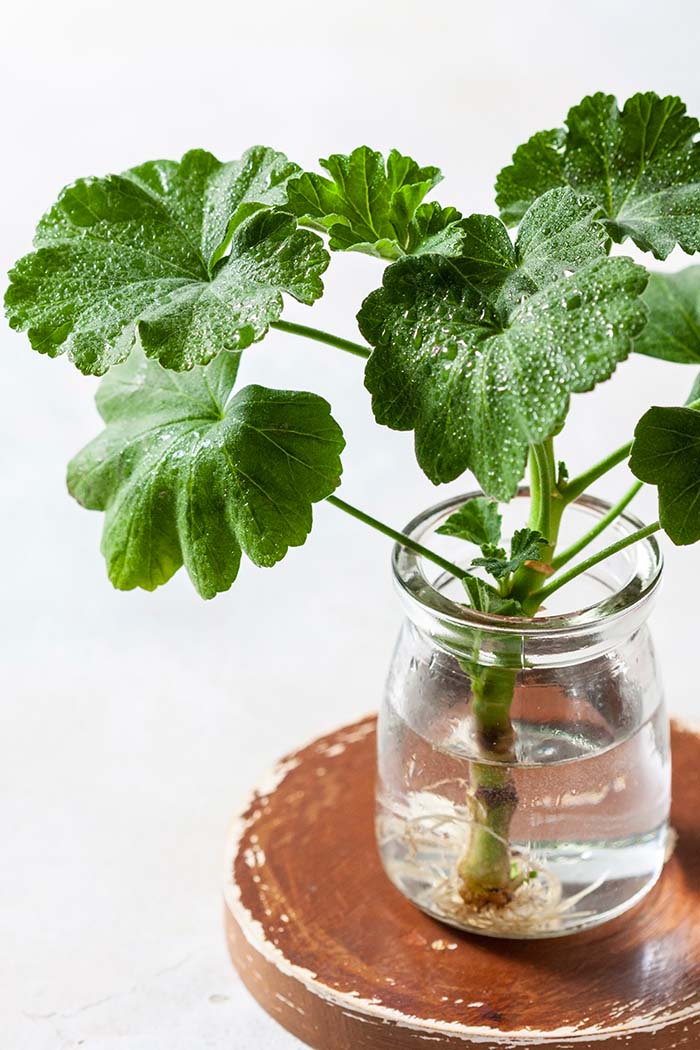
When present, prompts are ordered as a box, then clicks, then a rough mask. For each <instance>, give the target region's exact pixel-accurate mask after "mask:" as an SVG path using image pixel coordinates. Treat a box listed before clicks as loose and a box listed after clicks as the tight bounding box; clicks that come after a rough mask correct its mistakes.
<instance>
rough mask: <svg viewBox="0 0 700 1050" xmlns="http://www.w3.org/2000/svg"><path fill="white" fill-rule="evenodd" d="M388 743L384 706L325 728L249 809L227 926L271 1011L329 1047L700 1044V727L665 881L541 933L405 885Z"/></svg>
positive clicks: (232, 871)
mask: <svg viewBox="0 0 700 1050" xmlns="http://www.w3.org/2000/svg"><path fill="white" fill-rule="evenodd" d="M374 748H375V722H374V720H373V719H366V720H365V721H363V722H359V723H357V724H356V725H353V726H348V727H346V728H344V729H341V730H339V731H338V732H336V733H332V734H331V735H329V736H326V737H324V738H322V739H321V740H317V741H316V742H314V743H313V744H310V745H309V746H308V747H306V748H304V749H303V750H301V751H299V752H298V753H297V754H294V755H291V756H290V757H288V758H287V759H285V760H284V761H283V762H281V763H280V765H279V766H278V767H277V769H276V770H275V771H274V774H273V775H272V776H271V777H270V779H269V782H268V783H267V784H265V785H263V786H262V787H260V788H259V789H258V791H256V792H255V794H254V795H253V797H252V799H251V801H250V804H249V806H248V807H247V809H246V811H245V813H244V814H243V816H242V818H241V819H240V820H239V821H238V822H237V824H236V828H235V830H234V832H233V835H232V841H231V844H230V854H229V858H230V859H229V863H228V871H227V885H226V928H227V934H228V943H229V948H230V952H231V958H232V959H233V962H234V965H235V966H236V969H237V970H238V972H239V974H240V976H241V977H242V979H243V981H244V982H245V984H246V986H247V987H248V989H249V990H250V991H251V992H252V994H253V995H254V996H255V998H256V999H257V1001H258V1002H259V1003H260V1004H261V1005H262V1006H263V1007H264V1008H265V1009H266V1010H267V1011H268V1013H270V1014H271V1015H272V1016H273V1017H274V1018H276V1019H277V1020H278V1021H279V1023H280V1024H281V1025H283V1026H284V1027H285V1028H286V1029H288V1030H289V1031H290V1032H292V1033H294V1035H296V1036H297V1037H298V1038H299V1039H301V1040H302V1042H304V1043H306V1044H308V1045H309V1046H310V1047H314V1048H315V1050H429V1048H430V1050H432V1048H435V1050H438V1048H442V1047H452V1048H455V1047H460V1048H462V1050H469V1048H471V1047H474V1048H478V1050H505V1048H508V1050H525V1048H531V1047H539V1046H545V1047H548V1048H549V1050H612V1048H613V1047H614V1048H617V1050H622V1048H628V1050H680V1048H686V1050H698V1048H699V1047H700V731H694V730H691V729H688V728H684V727H681V726H680V725H674V727H673V759H674V801H673V816H672V820H673V826H674V828H675V830H676V832H677V833H678V842H677V846H676V849H675V852H674V853H673V856H672V857H671V859H670V860H669V861H668V863H667V865H666V868H665V871H664V874H663V876H662V878H661V880H660V882H659V884H658V885H657V886H656V887H655V889H654V890H653V891H652V892H651V894H650V895H649V896H648V897H647V898H646V899H645V900H644V901H643V902H642V903H641V904H640V905H638V906H637V907H636V908H635V909H634V910H633V911H631V912H629V913H628V914H627V915H625V916H622V917H621V918H619V919H616V920H615V921H614V922H612V923H608V924H607V925H605V926H601V927H598V928H597V929H595V930H592V931H588V932H586V933H580V934H576V935H574V936H572V937H566V938H562V939H561V940H559V939H554V940H542V941H506V940H493V939H490V938H484V937H474V936H467V935H464V934H460V933H458V932H457V931H456V930H453V929H451V928H450V927H447V926H442V925H441V924H440V923H437V922H435V921H433V920H432V919H430V918H428V916H426V915H423V914H422V912H420V911H418V910H417V909H416V908H414V907H413V906H412V905H411V904H409V903H408V901H406V900H405V899H404V898H403V897H402V896H401V895H400V894H399V893H398V891H397V890H395V889H394V888H393V886H392V885H391V884H390V883H389V881H388V880H387V878H386V876H385V875H384V873H383V871H382V868H381V865H380V862H379V858H378V856H377V852H376V847H375V844H374V828H373V790H374ZM231 1046H232V1047H234V1046H235V1034H234V1035H232V1043H231Z"/></svg>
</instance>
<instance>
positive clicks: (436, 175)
mask: <svg viewBox="0 0 700 1050" xmlns="http://www.w3.org/2000/svg"><path fill="white" fill-rule="evenodd" d="M320 163H321V166H322V167H324V168H325V169H326V171H327V172H328V173H329V175H330V176H331V177H330V178H329V179H328V178H325V177H324V176H323V175H316V174H314V173H312V172H306V173H304V174H303V175H301V176H299V177H298V178H294V179H292V180H291V181H290V183H289V186H288V194H289V207H290V209H291V210H292V211H293V212H294V214H295V215H296V216H297V217H298V219H299V220H300V222H302V223H303V224H304V225H307V226H313V228H314V229H318V230H324V231H327V232H328V233H329V234H330V247H331V248H332V249H334V250H335V251H348V250H351V249H352V250H354V251H360V252H365V253H367V254H369V255H378V256H380V257H382V258H385V259H398V258H399V257H400V256H402V255H404V254H413V255H415V254H420V253H423V252H433V251H440V252H442V253H443V254H452V253H453V252H455V251H457V250H458V245H459V242H460V231H459V220H460V219H461V216H460V213H459V212H458V211H457V210H456V209H455V208H441V207H440V206H439V205H437V204H429V205H422V204H421V201H422V200H423V198H424V197H425V195H426V193H428V191H429V190H431V189H432V188H433V186H435V184H436V183H437V182H439V181H440V179H441V178H442V176H441V175H440V172H439V170H438V169H437V168H421V167H419V166H418V164H416V162H415V161H414V160H411V158H410V157H404V156H402V155H401V154H400V153H399V152H398V151H397V150H392V151H391V153H390V154H389V156H388V157H387V158H386V160H385V159H384V157H383V156H382V154H381V153H377V152H376V150H372V149H370V148H369V147H368V146H360V147H359V148H358V149H355V150H353V152H352V153H351V154H349V155H344V154H337V153H336V154H333V156H331V157H329V158H328V159H327V160H322V161H321V162H320Z"/></svg>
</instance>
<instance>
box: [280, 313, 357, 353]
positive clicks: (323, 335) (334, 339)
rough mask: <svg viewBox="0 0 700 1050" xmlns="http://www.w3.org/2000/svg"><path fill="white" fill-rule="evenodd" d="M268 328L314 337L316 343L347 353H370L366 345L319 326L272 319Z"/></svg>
mask: <svg viewBox="0 0 700 1050" xmlns="http://www.w3.org/2000/svg"><path fill="white" fill-rule="evenodd" d="M270 328H276V329H277V331H278V332H289V333H290V334H291V335H301V336H304V337H305V338H306V339H315V340H316V342H317V343H326V344H327V345H328V346H334V347H335V348H336V349H337V350H345V351H347V353H349V354H355V356H356V357H364V358H368V357H369V355H370V354H371V353H372V351H371V350H370V349H369V348H368V347H366V346H361V345H360V343H353V342H352V341H351V340H350V339H341V337H340V336H339V335H331V334H330V332H323V331H321V329H320V328H311V327H309V325H306V324H293V323H292V322H291V321H273V322H272V324H271V325H270Z"/></svg>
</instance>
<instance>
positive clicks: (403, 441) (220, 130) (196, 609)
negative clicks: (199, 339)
mask: <svg viewBox="0 0 700 1050" xmlns="http://www.w3.org/2000/svg"><path fill="white" fill-rule="evenodd" d="M699 30H700V9H698V6H697V3H695V2H694V0H687V2H684V0H665V3H664V4H663V5H662V7H661V8H659V6H658V5H652V4H645V5H644V4H632V3H621V2H619V0H604V2H601V0H589V2H587V3H585V4H581V3H567V4H564V3H562V2H561V0H553V2H551V3H549V2H543V0H530V2H528V3H527V4H523V3H506V2H501V3H498V4H495V3H491V4H476V3H469V2H467V0H461V2H458V3H450V2H446V0H443V2H442V3H433V4H420V3H417V2H415V0H402V2H397V0H383V2H381V0H372V2H371V3H369V2H366V0H361V2H355V3H350V4H345V5H341V4H337V3H333V2H325V3H321V2H308V0H296V2H294V3H288V2H281V0H267V2H266V3H265V2H259V3H251V4H246V5H241V4H239V3H237V2H236V0H226V2H223V0H219V2H216V3H207V2H206V0H200V2H198V3H194V4H186V5H185V4H181V3H179V2H177V0H171V2H170V3H160V2H158V3H153V2H149V0H138V2H136V0H122V2H121V3H119V4H110V3H105V2H104V0H82V2H81V0H62V2H58V3H57V2H54V0H52V2H49V0H37V2H35V3H33V4H19V3H14V4H12V5H11V12H10V13H6V14H5V16H4V26H3V30H2V43H1V45H0V47H1V53H0V77H1V78H2V81H1V84H0V91H1V98H2V135H3V143H4V148H3V163H2V167H1V168H0V180H1V182H2V185H1V187H0V209H1V211H2V217H1V221H0V228H1V231H2V237H1V239H0V253H1V254H2V257H3V258H2V270H3V271H4V270H6V269H7V267H8V266H9V265H10V264H11V262H12V261H13V260H14V259H15V258H16V257H18V256H19V255H21V254H23V253H24V252H25V251H27V250H28V249H29V248H30V243H31V235H32V231H33V227H34V224H35V222H36V220H37V219H38V217H39V216H40V214H41V213H42V211H43V210H44V209H45V208H46V207H47V206H48V205H49V204H50V203H51V202H52V201H53V199H54V198H55V196H56V194H57V192H58V190H59V189H60V187H61V186H62V185H63V184H64V183H66V182H68V181H70V180H72V179H73V178H75V177H77V176H81V175H87V174H103V173H105V172H108V171H120V170H122V169H124V168H126V167H128V166H130V165H132V164H135V163H138V162H140V161H143V160H146V159H150V158H153V157H179V156H180V155H181V154H182V153H183V152H184V151H185V150H186V149H188V148H190V147H192V146H204V147H207V148H209V149H211V150H212V151H213V152H215V153H216V154H217V155H218V156H220V157H221V158H223V159H230V158H233V157H236V156H238V155H239V154H240V153H241V152H242V151H243V150H244V149H245V148H246V147H248V146H249V145H251V144H253V143H256V142H262V143H265V144H268V145H271V146H274V147H276V148H278V149H282V150H284V151H286V152H287V153H288V154H289V155H290V156H291V157H292V158H293V159H295V160H296V161H298V162H299V163H301V164H302V165H305V166H314V164H315V161H316V158H318V157H319V156H326V155H327V154H328V153H329V152H342V151H347V150H349V149H351V148H352V147H354V146H355V145H359V144H361V143H365V142H366V143H368V144H370V145H373V146H375V147H377V148H380V149H385V148H389V147H391V146H397V147H399V148H400V149H401V150H403V151H404V152H407V153H410V154H412V155H414V156H415V157H416V158H417V159H418V160H419V161H420V162H421V163H424V164H438V165H440V166H441V167H442V169H443V171H444V172H445V174H446V178H445V182H444V183H443V184H442V185H441V186H440V187H439V190H438V198H439V199H440V200H441V201H442V202H443V203H445V204H455V205H457V206H458V207H460V208H462V209H463V210H466V211H487V210H492V209H493V202H492V184H493V179H494V176H495V174H496V172H497V171H498V170H499V168H500V167H501V166H502V165H503V164H505V163H506V162H507V161H508V160H509V157H510V154H511V152H512V150H513V148H514V147H515V146H516V145H517V144H518V143H519V142H520V141H521V140H523V139H524V138H525V137H527V136H528V135H529V134H530V133H531V132H533V131H535V130H538V129H540V128H545V127H551V126H556V125H557V124H559V123H560V122H561V120H562V118H563V116H564V114H565V112H566V110H567V108H568V106H569V105H571V104H573V103H574V102H577V101H578V100H579V99H580V97H581V96H582V95H584V94H585V93H587V92H589V91H595V90H607V91H612V92H615V93H617V94H618V96H619V97H620V98H625V97H627V95H628V94H630V93H632V92H633V91H636V90H640V89H648V88H654V89H655V90H657V91H659V92H661V93H665V92H674V93H678V94H680V95H681V96H682V97H684V98H685V99H686V101H687V102H688V105H689V108H690V110H691V112H695V113H700V81H699V80H698V58H697V46H698V31H699ZM683 264H684V259H683V258H680V259H676V258H674V259H673V261H672V265H673V266H675V267H680V266H682V265H683ZM379 280H380V271H379V268H378V264H377V263H376V262H374V261H373V260H370V259H367V258H364V257H362V256H353V255H348V256H345V257H335V258H334V260H333V265H332V267H331V270H330V273H329V274H328V278H327V282H326V283H327V292H326V296H325V299H324V300H323V301H322V302H321V303H320V304H319V305H318V306H317V307H316V308H315V309H314V312H313V314H312V313H311V312H310V311H308V310H305V309H304V308H302V307H298V306H296V305H295V306H294V307H290V308H289V309H288V312H287V314H286V316H287V317H289V318H293V319H297V320H302V321H304V320H306V321H308V322H309V323H312V324H318V325H319V326H320V327H326V328H328V329H330V330H332V331H335V332H338V333H340V334H344V335H347V336H349V337H350V338H352V337H353V336H354V335H355V334H356V330H355V324H354V314H355V311H356V309H357V307H358V305H359V302H360V301H361V299H362V297H363V295H364V294H366V292H368V291H369V290H371V289H372V288H373V287H375V286H376V285H377V284H378V283H379ZM0 341H1V343H2V368H3V376H4V380H3V384H2V387H3V396H2V410H1V411H0V430H1V433H2V437H1V440H0V457H1V460H2V463H1V467H0V477H1V478H2V510H1V512H0V529H1V537H2V548H1V549H2V572H1V577H0V603H1V604H0V615H1V617H2V623H1V625H0V643H1V644H2V655H1V657H0V673H1V674H2V677H3V690H2V699H1V703H0V721H1V726H0V777H1V778H2V815H1V827H0V830H1V832H2V839H1V844H0V944H2V953H0V1031H1V1032H2V1037H1V1041H2V1045H3V1047H8V1050H48V1048H52V1050H53V1048H61V1050H64V1048H65V1050H67V1048H73V1047H78V1046H85V1047H88V1048H90V1050H117V1048H119V1050H122V1048H128V1050H159V1048H161V1047H162V1048H167V1050H194V1048H195V1047H196V1048H197V1050H204V1048H211V1050H219V1048H224V1047H225V1048H227V1050H228V1048H232V1047H233V1048H235V1050H278V1048H279V1050H291V1048H292V1047H293V1046H298V1045H299V1044H296V1043H295V1042H294V1040H292V1039H291V1038H290V1037H288V1036H287V1035H286V1034H285V1033H283V1032H282V1031H281V1030H278V1029H277V1028H276V1027H275V1026H274V1024H273V1023H272V1022H271V1021H269V1020H268V1019H267V1018H266V1017H265V1016H264V1015H263V1014H262V1012H261V1011H259V1010H258V1008H257V1007H256V1006H255V1005H254V1004H253V1003H252V1001H251V1000H249V999H248V997H247V995H246V993H244V992H243V990H242V988H241V986H240V985H239V984H238V983H237V981H236V979H235V978H234V977H233V976H232V973H231V971H230V969H229V966H228V962H227V959H226V957H225V950H224V946H223V938H222V934H221V930H220V898H219V887H220V880H221V859H222V849H223V843H224V839H225V834H226V828H227V823H228V819H229V817H230V815H231V814H232V813H233V812H234V811H235V810H236V808H237V805H238V802H239V800H240V798H241V797H242V796H243V795H244V793H245V791H246V789H247V788H248V786H249V785H250V784H251V782H254V781H255V780H256V778H257V777H259V775H260V774H261V773H262V772H263V771H264V770H265V769H266V767H268V766H269V765H270V764H271V762H272V761H273V760H274V759H275V758H276V757H277V756H278V755H279V754H280V753H282V752H284V751H286V750H288V749H290V748H292V747H293V746H294V745H296V744H297V743H302V742H304V741H305V740H306V739H307V738H309V737H310V736H312V735H315V734H317V733H319V732H321V731H323V730H325V729H326V728H329V727H333V726H335V725H336V724H338V723H340V722H342V721H344V720H348V719H352V718H354V717H355V716H357V715H360V714H363V713H364V712H366V711H368V710H370V709H372V708H374V707H375V706H376V704H377V702H378V697H379V695H380V691H381V687H382V680H383V676H384V671H385V667H386V664H387V661H388V658H389V654H390V650H391V647H392V644H393V638H394V634H395V631H396V627H397V622H398V611H397V606H396V603H395V599H394V596H393V594H392V590H391V585H390V580H389V574H388V555H389V549H388V544H387V543H386V542H385V541H384V540H383V539H382V538H380V537H375V536H374V535H373V534H371V533H369V532H368V531H366V530H364V529H363V527H362V526H360V525H358V524H356V523H354V522H353V521H351V520H350V519H345V518H344V517H343V515H341V514H340V513H339V512H338V511H337V510H334V509H333V508H331V507H325V506H322V507H319V508H318V509H317V511H316V514H315V529H314V532H313V534H312V536H311V539H310V540H309V542H308V543H307V545H306V546H305V547H304V548H303V549H301V550H295V551H293V552H292V553H291V554H290V555H289V557H288V558H287V560H286V561H285V562H284V563H283V564H281V565H280V566H278V567H277V568H275V569H274V570H256V569H254V568H253V567H252V566H251V565H246V566H245V567H244V568H243V570H242V572H241V576H240V578H239V580H238V582H237V583H236V585H235V587H234V589H233V590H232V591H231V592H230V593H229V594H227V595H224V596H222V597H220V598H218V599H217V600H215V601H213V602H210V603H203V602H201V601H200V600H199V599H198V598H197V597H196V595H195V593H194V591H193V589H192V588H191V586H190V585H189V583H188V581H187V580H186V579H185V578H184V576H178V577H177V578H176V579H175V580H174V581H173V582H172V583H171V584H170V585H169V586H167V587H166V588H164V589H162V590H161V591H160V592H159V593H156V594H153V595H147V594H143V593H130V594H121V593H116V592H114V591H113V590H112V589H111V587H110V585H109V584H108V582H107V580H106V576H105V572H104V567H103V563H102V560H101V557H100V555H99V551H98V544H99V533H100V527H101V521H100V516H99V515H97V514H89V513H87V512H85V511H83V510H81V509H80V508H78V507H77V506H76V505H75V504H73V503H72V502H71V500H70V498H69V497H68V495H67V494H66V491H65V487H64V467H65V463H66V462H67V460H68V459H69V457H70V456H71V454H72V453H73V452H75V451H76V450H77V449H78V448H79V447H80V446H81V445H82V444H84V443H85V442H86V441H87V440H88V439H89V438H90V437H91V436H92V435H93V434H94V433H95V432H96V430H97V427H98V421H97V416H96V413H95V410H94V407H93V403H92V393H93V389H94V383H93V382H92V381H91V380H88V379H85V378H83V377H81V376H80V375H79V373H78V372H77V371H76V370H75V369H74V368H72V366H71V365H69V364H68V363H67V362H65V361H49V360H46V359H44V358H41V357H39V356H38V355H36V354H34V353H33V352H32V351H31V350H30V349H29V347H28V344H27V341H26V338H25V337H24V336H21V335H17V334H15V333H11V332H10V331H9V330H7V329H5V328H2V329H0ZM361 372H362V363H361V361H359V360H358V359H355V358H352V357H350V356H346V355H344V354H342V353H340V352H336V351H333V350H330V349H324V348H321V347H318V346H314V345H311V344H309V345H308V346H307V345H304V344H303V343H301V342H300V341H298V340H295V339H293V338H292V337H284V336H282V335H279V334H273V335H272V336H270V337H269V338H268V339H266V340H265V342H264V344H261V345H259V346H257V347H254V348H253V349H252V350H251V351H250V352H249V353H248V354H247V357H246V361H245V363H244V370H243V374H244V378H245V380H246V381H248V380H250V379H252V378H255V379H256V380H258V381H261V382H267V383H270V384H271V385H276V386H280V387H292V388H299V389H311V390H315V391H318V392H320V393H322V394H324V395H325V396H326V397H327V398H328V399H329V400H330V401H331V403H332V405H333V407H334V412H335V415H336V417H337V418H338V419H339V421H340V422H341V424H342V425H343V427H344V429H345V433H346V436H347V439H348V449H347V453H346V455H345V475H344V484H343V489H342V494H343V496H344V497H345V498H347V499H348V500H349V501H350V502H354V503H357V504H359V505H361V506H363V507H365V508H367V509H368V510H369V511H371V512H372V513H374V514H376V515H378V516H379V517H383V518H384V519H386V520H389V521H391V522H393V523H394V524H396V525H401V524H403V523H404V522H405V521H406V520H407V519H408V518H409V517H411V516H412V515H413V514H414V513H415V512H416V511H417V510H418V509H421V508H422V507H424V506H426V505H427V504H429V503H431V502H434V501H435V499H436V498H437V494H436V492H435V490H434V489H433V487H432V486H431V485H430V483H429V482H428V481H427V480H426V479H425V478H423V477H422V476H421V474H420V473H419V471H418V469H417V468H416V466H415V465H414V462H413V458H412V447H411V438H410V436H409V435H398V434H393V433H391V432H389V431H387V430H383V429H381V430H380V429H379V428H377V427H376V426H375V425H374V424H373V422H372V418H371V413H370V407H369V399H368V397H367V395H366V394H365V392H364V390H363V387H362V378H361ZM693 378H694V375H693V373H692V370H687V369H683V368H678V367H676V368H674V367H672V366H667V365H664V364H662V363H658V362H653V361H648V360H642V359H636V360H633V361H631V362H630V363H628V364H626V365H624V366H623V367H622V368H621V369H620V371H619V372H618V374H617V376H616V377H615V378H614V379H613V380H612V381H611V382H609V383H607V384H605V385H604V386H603V387H601V388H600V389H599V390H598V391H597V392H596V393H594V394H592V395H586V396H585V397H579V398H577V399H575V403H574V406H573V410H572V413H571V416H570V423H569V427H568V429H567V432H566V435H565V436H564V438H563V440H562V441H561V442H560V445H561V452H562V454H563V455H564V456H566V457H567V458H568V459H569V460H570V462H571V465H572V467H573V468H574V469H576V470H578V469H581V468H583V467H585V466H587V465H588V464H589V463H591V462H592V461H593V460H595V459H598V458H599V457H600V456H601V455H603V454H604V453H605V452H607V451H608V450H609V449H611V448H613V447H615V446H617V445H618V444H620V443H621V442H622V441H623V440H625V439H626V438H627V437H628V436H629V435H630V433H631V430H632V428H633V425H634V422H635V421H636V420H637V418H638V417H639V416H640V415H641V413H642V412H643V411H644V409H645V408H646V407H647V406H648V404H649V403H651V402H652V401H654V402H656V403H674V402H676V401H677V400H678V399H680V398H684V397H685V394H686V391H687V389H688V388H689V386H690V383H691V382H692V379H693ZM623 484H625V478H624V476H623V474H620V475H619V477H617V478H616V479H615V478H611V479H607V480H606V482H605V484H604V485H603V487H602V489H601V494H603V495H605V494H608V495H614V494H615V492H620V491H622V489H621V486H622V485H623ZM469 486H470V479H468V478H467V479H462V480H461V481H460V482H458V483H456V484H455V485H453V486H450V489H448V490H447V491H459V490H464V489H467V488H468V487H469ZM442 494H443V493H441V494H440V495H442ZM635 509H636V510H637V512H638V513H640V514H641V515H642V516H646V517H648V518H651V517H653V516H655V512H654V505H653V500H652V498H651V494H644V495H643V496H642V498H640V499H639V501H638V503H637V504H636V505H635ZM699 570H700V550H699V551H693V550H690V551H676V550H670V551H668V569H667V574H666V588H665V592H664V595H663V599H662V605H661V610H660V611H659V612H657V614H656V617H655V630H656V635H657V639H658V643H659V648H660V653H661V658H662V660H663V664H664V669H665V675H666V681H667V685H668V690H669V695H670V703H671V706H672V709H673V710H674V711H675V712H679V713H684V714H686V715H689V716H692V714H693V710H694V707H695V704H696V696H695V683H694V678H695V675H694V674H693V672H692V670H691V669H693V668H694V667H695V656H696V653H697V618H696V614H695V612H694V611H693V610H694V601H693V599H692V597H691V586H690V585H691V584H693V582H694V581H696V580H697V579H698V573H699ZM212 997H213V998H212Z"/></svg>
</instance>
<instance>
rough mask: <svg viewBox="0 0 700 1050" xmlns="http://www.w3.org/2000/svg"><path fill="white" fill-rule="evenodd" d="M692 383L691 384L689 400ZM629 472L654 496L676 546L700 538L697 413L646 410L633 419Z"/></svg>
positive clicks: (699, 418)
mask: <svg viewBox="0 0 700 1050" xmlns="http://www.w3.org/2000/svg"><path fill="white" fill-rule="evenodd" d="M697 385H698V381H697V380H696V383H695V384H694V386H693V392H692V393H691V398H692V397H693V394H694V393H695V391H696V388H697ZM629 465H630V470H631V471H632V473H633V474H634V475H635V477H637V478H639V480H640V481H645V482H647V483H648V484H650V485H656V486H657V488H658V495H659V521H660V522H661V527H662V528H663V530H664V531H665V532H666V533H667V535H668V536H669V537H670V539H671V540H672V541H673V542H674V543H675V544H677V545H678V546H685V545H686V544H689V543H697V541H698V540H700V412H698V411H697V409H693V408H687V407H683V408H680V407H673V408H658V407H654V408H650V409H649V411H648V412H645V414H644V415H643V416H642V418H641V419H640V421H639V423H637V427H636V429H635V432H634V444H633V445H632V455H631V457H630V463H629Z"/></svg>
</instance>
